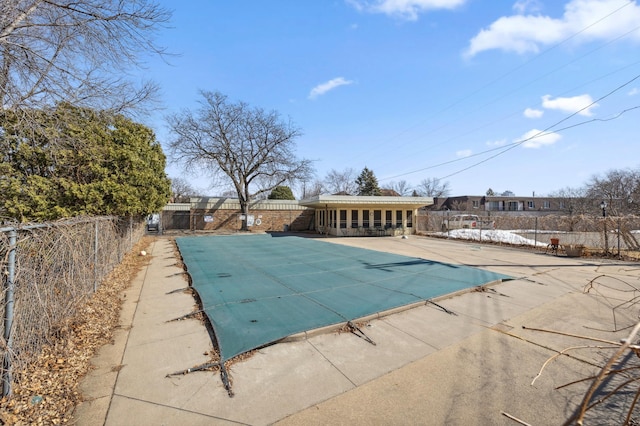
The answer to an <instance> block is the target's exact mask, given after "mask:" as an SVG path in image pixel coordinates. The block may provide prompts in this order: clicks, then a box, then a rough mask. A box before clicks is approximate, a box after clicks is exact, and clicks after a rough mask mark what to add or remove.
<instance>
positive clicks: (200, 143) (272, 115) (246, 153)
mask: <svg viewBox="0 0 640 426" xmlns="http://www.w3.org/2000/svg"><path fill="white" fill-rule="evenodd" d="M201 95H202V98H203V99H202V100H201V102H200V105H201V106H200V108H199V109H198V110H197V111H196V112H195V113H194V112H191V111H189V110H185V111H183V112H181V113H178V114H173V115H170V116H168V117H167V122H168V124H169V127H170V129H171V130H172V131H173V133H174V136H173V140H172V141H171V143H170V150H171V154H172V156H173V158H174V159H175V160H176V161H178V162H180V163H182V164H183V166H184V167H185V169H193V168H199V169H204V170H206V171H208V172H210V173H211V174H214V175H216V174H217V175H221V176H223V177H226V179H227V180H228V181H229V182H230V183H231V184H232V185H233V187H234V189H235V191H236V193H237V194H238V200H239V202H240V206H241V209H242V212H243V213H244V215H245V220H244V221H243V223H242V229H244V230H246V229H247V221H246V218H247V215H248V214H249V203H250V201H251V200H252V199H255V198H256V197H259V196H262V195H263V194H265V193H266V194H268V193H269V192H270V191H271V190H272V189H273V188H275V187H276V186H278V185H281V184H283V183H285V182H288V183H294V182H296V181H298V180H304V179H308V178H309V176H310V175H311V172H312V166H311V161H310V160H306V159H302V160H299V159H297V158H296V156H295V155H294V152H293V151H294V148H295V138H296V137H298V136H299V135H300V130H298V129H297V128H296V127H295V126H293V125H292V124H291V122H283V121H281V119H280V116H279V114H278V113H277V112H275V111H272V112H265V111H264V110H262V109H260V108H251V107H249V105H247V104H246V103H244V102H237V103H232V102H229V101H228V100H227V97H226V96H225V95H223V94H221V93H219V92H215V93H214V92H207V91H202V92H201Z"/></svg>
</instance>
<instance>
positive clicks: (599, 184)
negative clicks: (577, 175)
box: [586, 169, 640, 215]
mask: <svg viewBox="0 0 640 426" xmlns="http://www.w3.org/2000/svg"><path fill="white" fill-rule="evenodd" d="M586 187H587V189H586V193H587V197H588V198H591V199H593V200H594V202H597V204H599V203H600V202H601V201H605V202H606V203H607V205H608V206H609V207H608V208H609V209H610V211H611V214H613V215H618V214H623V213H629V212H637V211H638V207H637V206H638V202H639V201H640V200H639V197H640V171H639V170H631V169H626V170H610V171H608V172H607V173H606V174H605V176H603V177H600V176H592V177H591V179H590V180H589V182H588V183H587V185H586Z"/></svg>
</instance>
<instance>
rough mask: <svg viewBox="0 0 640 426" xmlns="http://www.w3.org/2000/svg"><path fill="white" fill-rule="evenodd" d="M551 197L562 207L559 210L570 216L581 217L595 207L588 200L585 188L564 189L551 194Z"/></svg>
mask: <svg viewBox="0 0 640 426" xmlns="http://www.w3.org/2000/svg"><path fill="white" fill-rule="evenodd" d="M549 196H550V197H553V198H557V199H558V201H559V203H560V206H559V210H560V211H562V212H564V213H566V214H568V215H569V216H574V215H581V214H585V213H589V212H592V211H593V206H592V205H591V204H593V203H591V202H589V201H588V200H587V198H586V189H585V188H570V187H567V188H563V189H559V190H558V191H554V192H552V193H550V194H549Z"/></svg>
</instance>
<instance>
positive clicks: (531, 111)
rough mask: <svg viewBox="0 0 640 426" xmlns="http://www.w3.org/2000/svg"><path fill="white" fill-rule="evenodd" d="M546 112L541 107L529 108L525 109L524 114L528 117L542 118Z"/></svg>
mask: <svg viewBox="0 0 640 426" xmlns="http://www.w3.org/2000/svg"><path fill="white" fill-rule="evenodd" d="M543 114H544V111H541V110H539V109H533V108H527V109H525V110H524V112H523V115H524V116H525V117H527V118H540V117H542V115H543Z"/></svg>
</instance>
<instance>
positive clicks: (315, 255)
mask: <svg viewBox="0 0 640 426" xmlns="http://www.w3.org/2000/svg"><path fill="white" fill-rule="evenodd" d="M176 241H177V244H178V248H179V249H180V253H181V255H182V258H183V261H184V263H185V265H186V267H187V272H188V273H189V275H190V276H191V280H192V285H193V287H194V288H195V290H196V291H197V292H198V295H199V296H200V299H201V301H202V305H203V308H204V311H205V313H206V315H207V317H208V318H209V320H210V322H211V325H212V326H213V329H214V333H215V336H216V339H217V342H218V346H219V350H220V356H221V358H222V361H223V362H224V361H226V360H228V359H230V358H232V357H234V356H236V355H239V354H241V353H244V352H247V351H250V350H252V349H255V348H259V347H261V346H264V345H266V344H269V343H272V342H275V341H277V340H280V339H282V338H284V337H286V336H289V335H292V334H295V333H298V332H302V331H307V330H312V329H315V328H319V327H323V326H327V325H332V324H339V323H346V322H348V321H351V320H356V319H358V318H362V317H364V316H367V315H370V314H374V313H377V312H383V311H386V310H389V309H391V308H396V307H399V306H404V305H408V304H411V303H415V302H418V301H421V300H428V299H431V298H434V297H437V296H442V295H445V294H449V293H453V292H455V291H458V290H462V289H466V288H470V287H474V286H478V285H482V284H486V283H489V282H493V281H499V280H507V279H511V277H508V276H506V275H501V274H496V273H493V272H489V271H485V270H482V269H477V268H471V267H468V266H461V265H450V264H446V263H440V262H434V261H431V260H425V259H420V258H414V257H406V256H399V255H395V254H390V253H384V252H378V251H373V250H366V249H360V248H354V247H347V246H343V245H339V244H332V243H329V242H326V241H321V240H316V239H309V238H301V237H295V236H283V237H275V236H274V237H272V236H271V235H235V236H202V237H182V238H177V239H176Z"/></svg>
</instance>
